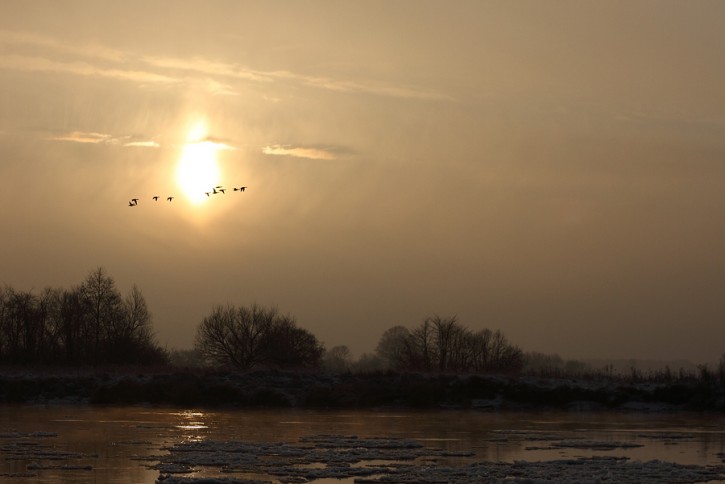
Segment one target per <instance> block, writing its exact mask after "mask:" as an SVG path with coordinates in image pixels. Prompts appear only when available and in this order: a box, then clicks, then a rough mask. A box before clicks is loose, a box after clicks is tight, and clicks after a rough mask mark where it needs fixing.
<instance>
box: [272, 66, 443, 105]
mask: <svg viewBox="0 0 725 484" xmlns="http://www.w3.org/2000/svg"><path fill="white" fill-rule="evenodd" d="M267 75H268V76H270V77H275V78H277V79H287V80H292V81H297V82H299V83H301V84H304V85H307V86H310V87H316V88H319V89H326V90H329V91H336V92H343V93H363V94H374V95H377V96H386V97H396V98H402V99H419V100H429V101H452V100H453V98H451V97H450V96H448V95H445V94H442V93H439V92H436V91H432V90H429V89H422V88H419V87H415V86H401V85H394V84H388V83H384V82H379V81H367V82H357V81H346V80H340V79H332V78H329V77H316V76H306V75H302V74H295V73H293V72H288V71H275V72H269V73H267Z"/></svg>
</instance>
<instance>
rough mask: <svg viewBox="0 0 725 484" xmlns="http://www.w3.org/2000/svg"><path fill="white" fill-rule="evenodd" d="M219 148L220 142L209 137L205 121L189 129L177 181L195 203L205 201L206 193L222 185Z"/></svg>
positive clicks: (188, 197) (177, 170)
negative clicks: (218, 155)
mask: <svg viewBox="0 0 725 484" xmlns="http://www.w3.org/2000/svg"><path fill="white" fill-rule="evenodd" d="M219 149H220V147H219V144H218V143H215V142H213V141H209V140H208V139H207V129H206V124H205V123H204V122H201V121H200V122H198V123H196V124H195V125H194V126H193V127H192V129H191V130H190V131H189V134H188V136H187V142H186V144H185V145H184V149H183V151H182V153H181V158H180V159H179V164H178V166H177V169H176V181H177V183H178V184H179V188H181V191H182V192H183V194H184V196H185V197H186V198H187V199H188V200H189V201H190V202H191V203H193V204H195V205H196V204H199V203H203V202H204V201H205V200H206V199H207V198H208V195H207V194H206V193H207V192H209V191H211V190H212V188H213V187H215V186H217V185H220V172H219V166H218V164H217V152H218V151H219Z"/></svg>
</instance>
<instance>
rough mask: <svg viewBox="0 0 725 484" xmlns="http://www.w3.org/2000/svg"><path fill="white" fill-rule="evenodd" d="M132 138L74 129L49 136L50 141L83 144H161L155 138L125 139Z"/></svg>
mask: <svg viewBox="0 0 725 484" xmlns="http://www.w3.org/2000/svg"><path fill="white" fill-rule="evenodd" d="M129 138H131V137H130V136H120V137H119V136H113V135H110V134H106V133H98V132H93V131H72V132H70V133H67V134H62V135H59V136H53V137H50V138H48V139H49V140H50V141H65V142H70V143H81V144H110V145H120V146H123V147H140V148H158V147H159V146H161V145H160V144H159V143H157V142H156V141H153V140H136V141H125V140H128V139H129Z"/></svg>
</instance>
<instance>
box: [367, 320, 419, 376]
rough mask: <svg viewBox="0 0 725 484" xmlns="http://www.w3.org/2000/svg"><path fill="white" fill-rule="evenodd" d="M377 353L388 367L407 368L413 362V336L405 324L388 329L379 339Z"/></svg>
mask: <svg viewBox="0 0 725 484" xmlns="http://www.w3.org/2000/svg"><path fill="white" fill-rule="evenodd" d="M375 353H376V354H377V355H378V356H379V357H380V358H381V359H382V360H383V361H384V362H385V366H387V367H388V368H397V369H405V368H407V367H408V366H410V365H411V364H412V363H413V360H414V355H413V336H412V335H411V333H410V330H408V328H406V327H404V326H393V327H392V328H390V329H387V330H386V331H385V332H384V333H383V335H382V336H381V337H380V341H378V346H377V347H376V348H375Z"/></svg>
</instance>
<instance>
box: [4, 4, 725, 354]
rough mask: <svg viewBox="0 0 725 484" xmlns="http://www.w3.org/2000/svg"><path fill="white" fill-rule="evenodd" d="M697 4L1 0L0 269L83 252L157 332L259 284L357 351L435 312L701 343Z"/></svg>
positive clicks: (706, 344)
mask: <svg viewBox="0 0 725 484" xmlns="http://www.w3.org/2000/svg"><path fill="white" fill-rule="evenodd" d="M724 23H725V3H723V2H719V1H706V0H703V1H699V2H685V1H666V0H665V1H656V2H655V1H642V0H627V1H608V2H579V1H555V2H539V1H534V0H531V1H519V2H497V1H479V0H474V1H457V2H442V1H440V2H436V1H418V0H416V1H397V2H386V1H365V2H339V1H310V2H292V1H289V2H279V1H276V2H275V1H264V2H262V1H259V2H250V1H217V0H215V1H209V2H200V1H154V2H141V1H127V2H95V1H64V2H56V1H33V2H2V3H0V183H1V184H2V189H1V190H0V206H1V207H2V208H1V209H0V210H1V211H0V213H1V214H2V216H1V218H0V223H2V227H3V229H2V230H3V232H2V233H3V237H2V239H1V241H0V250H2V257H0V283H3V284H10V285H12V286H13V287H15V288H17V289H23V290H30V289H34V290H37V291H39V290H41V289H42V288H43V287H44V286H48V285H50V286H63V287H70V286H72V285H75V284H78V283H80V282H81V281H82V280H83V279H84V278H85V277H86V275H87V274H88V273H89V271H91V270H93V269H95V268H96V267H98V266H103V267H104V268H105V270H106V271H107V272H108V273H109V274H110V275H111V276H112V277H114V279H115V281H116V283H117V286H118V287H119V289H120V290H122V291H124V292H125V291H127V289H128V288H130V287H131V286H132V284H134V283H135V284H137V285H138V287H139V288H140V289H141V290H142V291H143V294H144V296H145V297H146V300H147V302H148V305H149V309H150V310H151V312H152V313H153V321H154V328H155V330H156V333H157V335H158V339H159V342H160V343H161V344H162V345H168V346H169V347H176V348H184V347H190V346H191V344H192V342H193V337H194V332H195V330H196V327H197V325H198V324H199V322H200V321H201V320H202V318H203V317H204V316H206V315H207V314H209V312H210V310H211V308H212V306H213V305H215V304H225V303H227V302H229V303H233V304H238V305H243V304H250V303H252V302H255V301H256V302H258V303H260V304H263V305H273V304H274V305H277V306H278V307H279V309H280V310H281V311H282V312H283V313H291V314H292V315H294V316H295V317H296V319H297V322H298V324H299V326H302V327H304V328H306V329H308V330H309V331H311V332H312V333H314V334H315V335H316V336H317V337H318V338H319V339H320V340H321V341H323V342H325V344H326V346H327V347H328V348H329V347H332V346H335V345H348V346H349V347H350V348H351V349H352V350H353V352H355V353H356V354H358V355H359V354H360V353H362V352H366V351H372V350H373V349H374V347H375V344H376V343H377V341H378V339H379V338H380V335H381V334H382V332H383V331H385V330H386V329H388V328H390V327H392V326H395V325H404V326H409V327H412V326H415V325H417V324H418V323H420V322H421V321H422V320H423V319H424V318H425V317H427V316H430V315H432V314H439V315H442V316H449V315H454V314H455V315H457V316H458V320H459V321H461V322H462V323H463V324H464V325H466V326H467V327H469V328H471V329H474V330H475V329H479V328H483V327H487V328H493V329H500V330H501V331H502V332H504V333H505V334H506V336H507V337H508V339H509V340H510V341H512V342H513V343H515V344H517V345H520V346H521V347H522V348H523V349H524V350H530V351H541V352H557V353H560V354H562V355H563V356H566V357H573V358H610V357H613V358H635V357H636V358H656V359H672V358H687V359H691V360H693V361H714V360H716V359H718V358H719V357H720V355H721V354H723V352H724V351H725V347H724V346H723V341H725V302H724V301H725V250H723V247H725V217H724V216H723V213H725V114H724V113H725V89H723V86H724V85H725V30H724V29H723V28H722V25H723V24H724ZM216 186H222V187H224V188H226V193H217V194H213V193H212V194H210V195H209V196H207V195H206V194H205V192H207V191H211V190H213V188H214V187H216ZM242 186H245V187H247V188H246V190H245V191H244V192H241V191H233V188H239V187H242ZM153 196H159V200H158V201H154V200H153V199H152V198H151V197H153ZM169 196H173V197H174V199H173V200H172V201H170V202H169V201H167V197H169ZM132 198H137V199H138V200H139V201H138V205H137V206H133V207H130V206H129V200H131V199H132Z"/></svg>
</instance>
